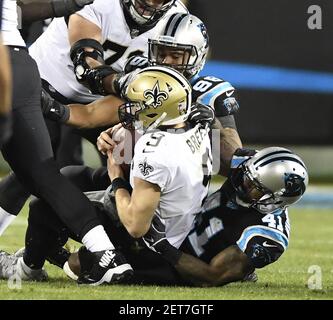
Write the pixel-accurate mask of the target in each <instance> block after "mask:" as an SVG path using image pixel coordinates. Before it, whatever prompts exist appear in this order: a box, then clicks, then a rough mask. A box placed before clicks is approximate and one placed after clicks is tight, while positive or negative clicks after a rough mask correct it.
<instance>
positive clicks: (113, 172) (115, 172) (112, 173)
mask: <svg viewBox="0 0 333 320" xmlns="http://www.w3.org/2000/svg"><path fill="white" fill-rule="evenodd" d="M107 156H108V161H107V164H108V174H109V177H110V179H111V181H112V180H114V179H116V178H123V179H124V177H125V175H124V171H123V169H122V168H121V166H120V165H119V164H117V162H116V160H115V159H114V157H113V154H112V152H111V151H108V152H107Z"/></svg>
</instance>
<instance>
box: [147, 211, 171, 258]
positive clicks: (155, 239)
mask: <svg viewBox="0 0 333 320" xmlns="http://www.w3.org/2000/svg"><path fill="white" fill-rule="evenodd" d="M142 240H143V242H144V243H145V244H146V246H147V247H148V248H149V249H151V250H153V251H155V252H158V253H163V252H165V251H166V249H167V248H168V247H169V246H171V244H170V243H169V241H168V240H167V238H166V235H165V225H164V223H163V222H162V221H161V219H160V218H159V217H158V216H157V215H154V218H153V220H152V222H151V226H150V229H149V230H148V232H147V233H146V234H145V235H144V236H143V237H142Z"/></svg>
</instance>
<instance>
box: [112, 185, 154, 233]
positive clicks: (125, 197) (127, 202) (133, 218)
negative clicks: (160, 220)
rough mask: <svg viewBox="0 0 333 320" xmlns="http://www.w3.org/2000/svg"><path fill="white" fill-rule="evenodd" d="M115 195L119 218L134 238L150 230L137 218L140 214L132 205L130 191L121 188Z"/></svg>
mask: <svg viewBox="0 0 333 320" xmlns="http://www.w3.org/2000/svg"><path fill="white" fill-rule="evenodd" d="M115 197H116V205H117V211H118V216H119V219H120V221H121V223H122V224H123V226H124V227H125V228H126V230H127V232H128V233H129V234H130V235H131V236H132V237H133V238H140V237H142V236H143V235H144V234H145V233H146V232H147V231H148V230H147V228H145V225H144V224H143V223H141V222H140V221H139V220H138V219H137V218H138V214H137V213H136V212H135V211H134V210H133V207H132V205H131V195H130V193H129V192H128V191H127V190H125V189H119V190H117V192H116V194H115Z"/></svg>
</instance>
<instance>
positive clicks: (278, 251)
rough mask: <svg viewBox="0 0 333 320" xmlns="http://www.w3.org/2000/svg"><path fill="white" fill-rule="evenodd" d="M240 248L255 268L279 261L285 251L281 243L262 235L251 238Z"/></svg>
mask: <svg viewBox="0 0 333 320" xmlns="http://www.w3.org/2000/svg"><path fill="white" fill-rule="evenodd" d="M239 247H240V246H239ZM240 249H241V250H242V251H243V252H244V253H245V254H246V255H247V257H248V258H249V259H250V261H251V263H252V265H253V266H254V267H255V268H263V267H265V266H267V265H269V264H271V263H273V262H275V261H277V260H278V259H279V258H280V256H281V255H282V254H283V252H284V251H285V248H284V247H283V246H282V245H281V244H280V243H278V242H276V241H274V240H272V239H268V238H266V237H264V236H260V235H258V236H255V237H253V238H251V240H250V241H249V242H248V243H247V245H246V246H245V247H243V248H241V247H240Z"/></svg>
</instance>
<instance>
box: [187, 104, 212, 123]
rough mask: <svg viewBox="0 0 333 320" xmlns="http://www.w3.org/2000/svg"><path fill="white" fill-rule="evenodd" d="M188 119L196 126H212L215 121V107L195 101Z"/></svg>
mask: <svg viewBox="0 0 333 320" xmlns="http://www.w3.org/2000/svg"><path fill="white" fill-rule="evenodd" d="M188 121H189V122H190V123H191V124H192V125H194V126H195V125H197V124H201V125H203V126H206V125H207V124H208V125H209V126H210V125H212V124H213V123H214V121H215V112H214V109H213V108H212V107H211V106H208V105H204V104H201V103H198V102H195V103H193V104H192V107H191V113H190V115H189V117H188Z"/></svg>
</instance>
